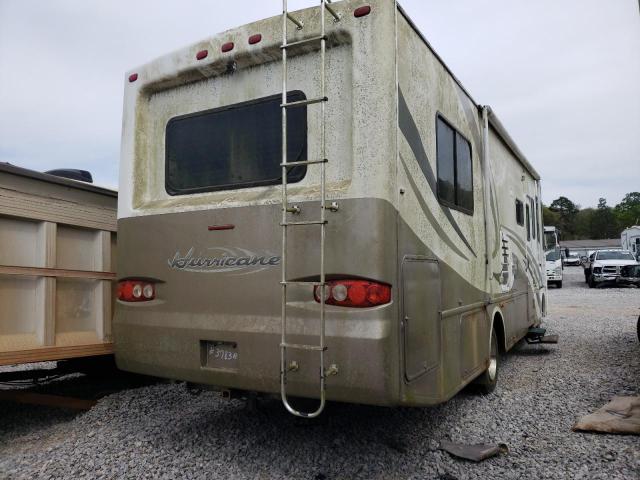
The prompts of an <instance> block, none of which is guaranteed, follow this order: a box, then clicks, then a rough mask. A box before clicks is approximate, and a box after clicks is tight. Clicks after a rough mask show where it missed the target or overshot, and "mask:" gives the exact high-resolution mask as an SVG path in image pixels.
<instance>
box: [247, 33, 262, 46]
mask: <svg viewBox="0 0 640 480" xmlns="http://www.w3.org/2000/svg"><path fill="white" fill-rule="evenodd" d="M260 40H262V34H260V33H256V34H255V35H251V36H250V37H249V45H255V44H256V43H259V42H260Z"/></svg>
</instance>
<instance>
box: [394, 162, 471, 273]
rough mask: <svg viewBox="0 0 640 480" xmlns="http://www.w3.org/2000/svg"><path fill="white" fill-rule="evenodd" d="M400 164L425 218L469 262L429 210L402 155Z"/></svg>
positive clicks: (452, 248) (445, 241)
mask: <svg viewBox="0 0 640 480" xmlns="http://www.w3.org/2000/svg"><path fill="white" fill-rule="evenodd" d="M400 163H402V166H403V168H404V172H405V174H406V176H407V179H408V180H409V184H410V186H411V188H412V190H413V191H414V192H415V195H416V198H417V199H418V203H419V204H420V208H422V211H423V213H424V214H425V216H426V217H427V219H428V220H429V224H430V225H431V226H432V227H433V228H434V229H435V231H436V233H437V234H438V236H439V237H440V238H441V239H442V240H443V241H444V243H446V244H447V245H448V246H449V248H451V250H453V251H454V252H456V253H457V254H458V255H460V256H461V257H462V258H464V259H465V260H469V259H468V258H467V257H466V256H465V254H464V253H462V252H461V251H460V249H459V248H458V247H457V246H456V244H455V243H453V242H452V241H451V239H450V238H449V236H448V235H447V234H446V232H445V231H444V230H442V227H441V226H440V224H439V223H438V220H436V218H435V217H434V216H433V214H432V213H431V211H430V210H429V206H428V205H427V203H426V202H425V201H424V199H423V198H422V195H420V190H419V189H418V186H417V185H416V183H415V182H414V180H413V178H412V177H411V173H410V172H409V168H408V167H407V164H406V162H405V160H404V157H403V156H402V155H400Z"/></svg>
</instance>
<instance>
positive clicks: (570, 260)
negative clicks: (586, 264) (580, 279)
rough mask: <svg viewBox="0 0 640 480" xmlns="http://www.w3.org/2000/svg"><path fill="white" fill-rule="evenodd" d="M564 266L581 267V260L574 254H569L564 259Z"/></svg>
mask: <svg viewBox="0 0 640 480" xmlns="http://www.w3.org/2000/svg"><path fill="white" fill-rule="evenodd" d="M564 264H565V265H572V266H576V265H581V264H582V260H581V259H580V255H578V254H577V253H576V252H569V255H568V256H565V257H564Z"/></svg>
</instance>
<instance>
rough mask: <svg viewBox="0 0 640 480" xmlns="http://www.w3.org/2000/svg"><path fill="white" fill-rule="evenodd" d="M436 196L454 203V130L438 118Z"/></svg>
mask: <svg viewBox="0 0 640 480" xmlns="http://www.w3.org/2000/svg"><path fill="white" fill-rule="evenodd" d="M436 134H437V138H436V142H437V153H438V197H439V198H440V199H441V200H444V201H446V202H448V203H452V204H454V205H455V203H456V192H455V160H454V159H455V134H456V132H455V130H453V128H451V127H449V125H447V124H446V123H444V122H443V121H441V120H440V119H438V127H437V133H436Z"/></svg>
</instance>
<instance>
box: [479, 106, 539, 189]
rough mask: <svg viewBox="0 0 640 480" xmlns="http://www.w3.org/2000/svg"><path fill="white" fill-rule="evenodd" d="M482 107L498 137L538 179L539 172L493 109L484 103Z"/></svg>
mask: <svg viewBox="0 0 640 480" xmlns="http://www.w3.org/2000/svg"><path fill="white" fill-rule="evenodd" d="M484 108H486V109H487V110H488V112H489V125H491V126H492V127H493V128H494V129H495V130H496V132H498V135H500V138H502V140H503V141H504V142H505V143H506V144H507V146H508V147H509V148H510V149H511V151H512V152H513V154H514V155H515V156H516V157H517V158H518V160H519V161H520V163H522V165H523V166H524V168H525V169H526V170H527V171H528V172H529V173H530V174H531V176H532V177H533V178H534V179H535V180H540V174H539V173H538V172H537V171H536V169H535V168H533V165H531V163H529V160H527V157H525V156H524V153H522V151H521V150H520V149H519V148H518V145H516V142H515V141H514V140H513V138H511V135H509V132H507V129H506V128H504V125H502V122H501V121H500V119H499V118H498V116H497V115H496V113H495V112H494V111H493V109H492V108H491V107H490V106H488V105H486V106H485V107H484Z"/></svg>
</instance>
